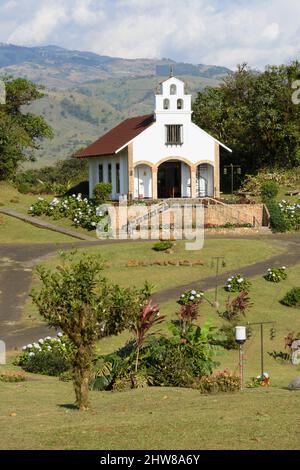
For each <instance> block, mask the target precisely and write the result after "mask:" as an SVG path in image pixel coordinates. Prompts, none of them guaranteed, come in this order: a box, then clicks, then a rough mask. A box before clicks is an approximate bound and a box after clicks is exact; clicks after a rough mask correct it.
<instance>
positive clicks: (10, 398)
mask: <svg viewBox="0 0 300 470" xmlns="http://www.w3.org/2000/svg"><path fill="white" fill-rule="evenodd" d="M0 390H1V401H0V417H1V423H2V426H1V429H0V447H1V449H97V450H99V449H111V450H114V449H124V450H125V449H298V448H299V439H298V437H297V436H298V434H299V424H300V421H299V413H298V411H299V403H300V393H298V392H289V391H287V390H284V389H280V388H270V389H262V388H260V389H251V390H250V389H248V390H245V391H244V392H236V393H234V394H233V393H230V394H219V395H210V396H204V395H200V393H199V392H198V391H196V390H190V389H176V388H149V389H140V390H134V391H130V392H119V393H118V392H91V394H90V398H91V404H92V408H91V410H90V411H87V412H84V413H80V412H78V411H76V410H72V409H71V408H70V407H69V406H68V405H70V403H72V401H73V390H72V386H71V384H70V383H62V382H59V381H58V380H57V379H55V378H50V377H49V378H48V377H45V378H44V377H34V380H31V381H28V382H25V383H19V384H8V383H0ZM287 410H288V411H287Z"/></svg>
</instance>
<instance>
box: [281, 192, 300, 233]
mask: <svg viewBox="0 0 300 470" xmlns="http://www.w3.org/2000/svg"><path fill="white" fill-rule="evenodd" d="M278 206H279V208H280V211H281V215H282V217H283V219H284V221H285V224H286V226H287V229H288V230H300V204H290V203H288V202H287V201H285V200H284V199H283V200H282V201H281V202H279V203H278Z"/></svg>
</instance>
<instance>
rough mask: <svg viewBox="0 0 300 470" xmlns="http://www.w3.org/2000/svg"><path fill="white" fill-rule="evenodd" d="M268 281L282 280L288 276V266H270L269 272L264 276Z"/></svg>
mask: <svg viewBox="0 0 300 470" xmlns="http://www.w3.org/2000/svg"><path fill="white" fill-rule="evenodd" d="M264 278H265V279H266V281H270V282H280V281H283V280H284V279H286V278H287V273H286V268H285V266H282V268H269V269H268V272H267V274H266V275H265V276H264Z"/></svg>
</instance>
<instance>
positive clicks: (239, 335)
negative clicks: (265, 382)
mask: <svg viewBox="0 0 300 470" xmlns="http://www.w3.org/2000/svg"><path fill="white" fill-rule="evenodd" d="M235 340H236V342H237V343H238V345H239V365H240V390H243V389H244V349H243V345H244V342H245V341H246V327H245V326H236V327H235Z"/></svg>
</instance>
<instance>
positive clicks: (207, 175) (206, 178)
mask: <svg viewBox="0 0 300 470" xmlns="http://www.w3.org/2000/svg"><path fill="white" fill-rule="evenodd" d="M196 191H197V197H206V196H209V197H214V167H213V165H210V164H209V163H201V164H200V165H198V166H197V173H196Z"/></svg>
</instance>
